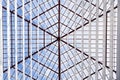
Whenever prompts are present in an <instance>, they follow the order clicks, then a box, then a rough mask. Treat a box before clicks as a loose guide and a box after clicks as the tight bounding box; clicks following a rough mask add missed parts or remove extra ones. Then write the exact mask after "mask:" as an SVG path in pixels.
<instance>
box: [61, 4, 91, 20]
mask: <svg viewBox="0 0 120 80" xmlns="http://www.w3.org/2000/svg"><path fill="white" fill-rule="evenodd" d="M61 6H62V7H64V8H66V9H67V10H69V11H70V12H72V13H75V14H76V15H77V16H79V17H82V16H81V15H80V14H78V13H76V12H74V11H73V10H71V9H68V8H67V7H66V6H64V5H62V4H61ZM83 19H85V20H86V21H89V20H88V19H86V18H83Z"/></svg>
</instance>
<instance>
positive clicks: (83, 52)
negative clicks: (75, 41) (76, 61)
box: [61, 40, 116, 73]
mask: <svg viewBox="0 0 120 80" xmlns="http://www.w3.org/2000/svg"><path fill="white" fill-rule="evenodd" d="M61 41H62V42H64V43H65V44H67V45H69V46H70V47H72V48H75V47H74V46H73V45H71V44H69V43H67V42H66V41H64V40H61ZM76 50H77V51H79V52H80V53H82V54H84V55H85V56H87V57H89V55H88V54H86V53H85V52H82V51H81V50H79V49H78V48H76ZM90 58H91V59H92V60H94V61H96V59H95V58H93V57H91V56H90ZM97 62H98V63H99V64H101V65H103V63H102V62H100V61H97ZM74 66H75V65H74ZM74 66H73V67H74ZM106 68H108V69H110V67H109V66H107V65H106ZM113 72H115V73H116V71H115V70H113Z"/></svg>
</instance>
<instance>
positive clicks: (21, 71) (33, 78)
mask: <svg viewBox="0 0 120 80" xmlns="http://www.w3.org/2000/svg"><path fill="white" fill-rule="evenodd" d="M14 69H15V68H14ZM18 71H19V72H21V73H23V72H22V71H21V70H19V69H18ZM24 75H26V76H28V77H31V76H30V75H28V74H26V73H25V74H24ZM32 79H33V80H36V79H35V78H33V77H32Z"/></svg>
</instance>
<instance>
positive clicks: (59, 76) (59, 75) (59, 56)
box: [58, 0, 61, 80]
mask: <svg viewBox="0 0 120 80" xmlns="http://www.w3.org/2000/svg"><path fill="white" fill-rule="evenodd" d="M58 68H59V69H58V80H61V55H60V0H58Z"/></svg>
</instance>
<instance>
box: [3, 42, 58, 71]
mask: <svg viewBox="0 0 120 80" xmlns="http://www.w3.org/2000/svg"><path fill="white" fill-rule="evenodd" d="M56 41H57V40H55V41H53V42H51V43H49V44H47V45H46V46H44V47H42V48H41V49H39V51H41V50H43V49H45V48H46V47H48V46H50V45H51V44H53V43H55V42H56ZM39 51H36V52H34V53H33V54H32V56H33V55H35V54H37V53H38V52H39ZM30 57H31V56H30V55H29V56H27V57H25V60H27V59H28V58H30ZM22 62H23V60H20V61H19V62H18V63H17V64H20V63H22ZM14 67H15V64H14V65H12V66H11V67H10V68H14ZM6 71H8V69H6V70H4V71H3V73H5V72H6Z"/></svg>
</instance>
